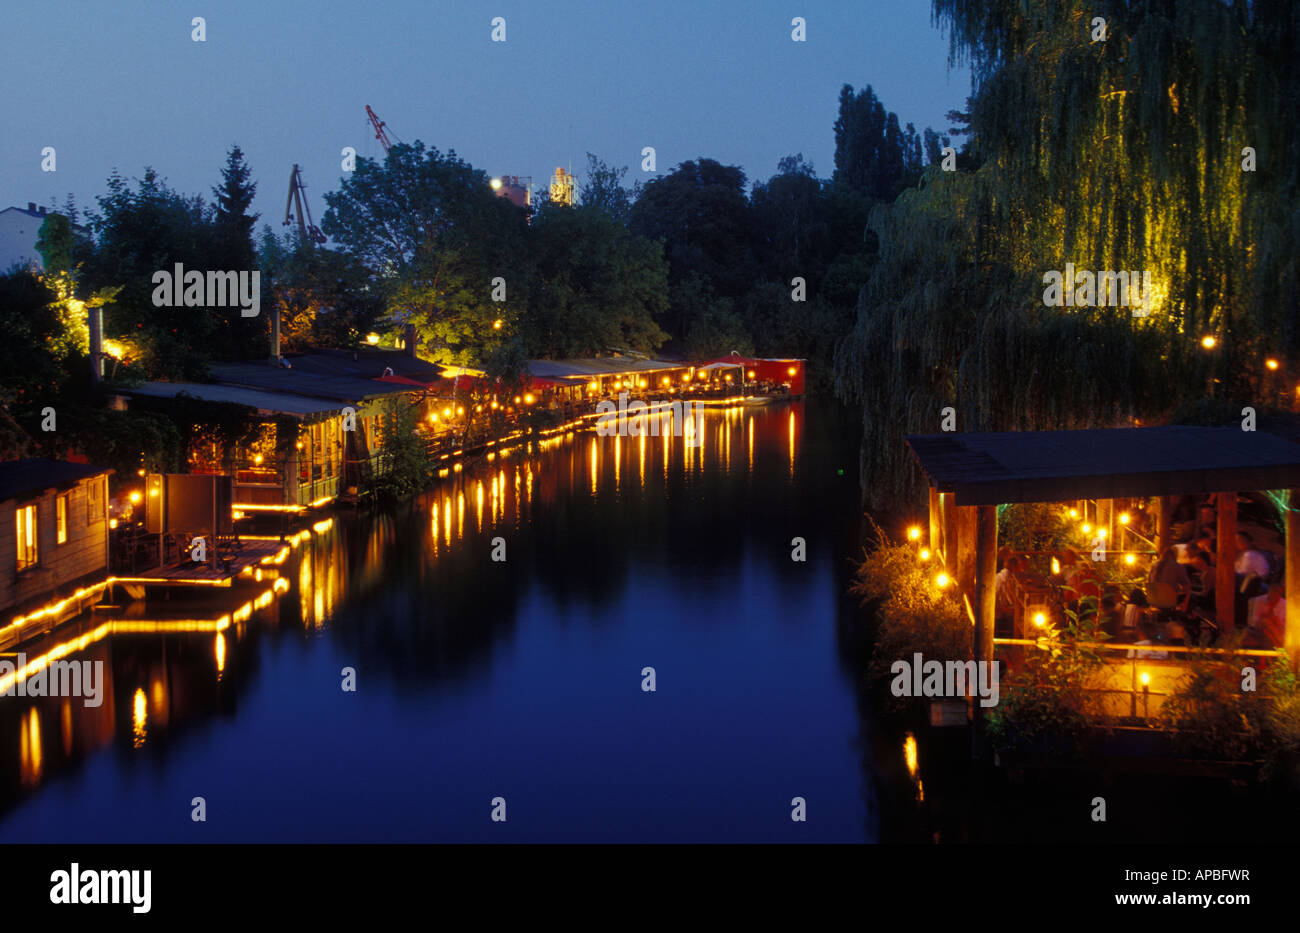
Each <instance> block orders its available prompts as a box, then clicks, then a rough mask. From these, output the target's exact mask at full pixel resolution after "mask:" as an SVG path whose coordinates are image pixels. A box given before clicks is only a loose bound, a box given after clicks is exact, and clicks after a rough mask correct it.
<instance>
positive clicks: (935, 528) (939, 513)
mask: <svg viewBox="0 0 1300 933" xmlns="http://www.w3.org/2000/svg"><path fill="white" fill-rule="evenodd" d="M942 521H943V508H942V506H940V505H939V490H937V489H935V488H934V487H933V486H931V487H930V550H931V551H932V552H933V553H936V554H937V553H938V552H940V551H942V550H943V541H942V539H941V535H942V533H943V532H942V531H941V530H940V529H941V528H942V525H941V522H942Z"/></svg>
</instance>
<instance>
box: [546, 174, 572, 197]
mask: <svg viewBox="0 0 1300 933" xmlns="http://www.w3.org/2000/svg"><path fill="white" fill-rule="evenodd" d="M551 201H552V203H555V204H572V203H573V176H572V175H570V174H569V173H568V172H566V171H565V170H564V169H563V168H557V169H556V170H555V174H554V175H552V176H551Z"/></svg>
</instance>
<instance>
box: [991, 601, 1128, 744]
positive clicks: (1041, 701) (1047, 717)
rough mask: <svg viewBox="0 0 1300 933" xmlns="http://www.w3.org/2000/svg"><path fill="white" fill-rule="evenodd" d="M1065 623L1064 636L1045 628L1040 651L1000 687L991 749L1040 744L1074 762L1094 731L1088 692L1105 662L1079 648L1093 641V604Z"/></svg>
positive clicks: (1096, 699)
mask: <svg viewBox="0 0 1300 933" xmlns="http://www.w3.org/2000/svg"><path fill="white" fill-rule="evenodd" d="M1066 618H1067V628H1066V630H1065V631H1064V632H1058V631H1057V630H1056V629H1055V628H1049V629H1048V630H1047V631H1046V633H1045V634H1044V636H1043V638H1042V641H1041V645H1042V646H1043V647H1040V648H1031V649H1028V650H1027V651H1026V654H1025V658H1024V662H1023V663H1022V664H1021V665H1019V666H1018V667H1017V669H1016V670H1015V672H1014V673H1012V675H1011V676H1010V677H1008V678H1007V679H1006V680H1005V681H1004V682H1003V684H1002V689H1001V699H1000V701H999V703H998V705H997V707H996V708H994V710H993V711H992V712H991V713H990V714H989V719H988V738H989V741H990V743H991V744H992V745H993V747H994V748H996V749H999V750H1001V751H1011V750H1024V749H1026V748H1027V747H1029V746H1031V745H1035V744H1042V743H1046V744H1047V745H1049V746H1051V747H1053V748H1054V749H1065V748H1068V749H1069V750H1071V751H1072V752H1073V753H1074V754H1075V755H1076V756H1077V755H1079V754H1081V753H1082V750H1083V748H1084V747H1085V740H1086V739H1087V737H1088V735H1089V734H1090V733H1091V732H1093V730H1095V729H1096V728H1097V726H1098V722H1099V717H1100V714H1101V712H1102V709H1101V701H1100V695H1099V694H1097V693H1095V692H1093V691H1092V690H1091V689H1090V688H1092V687H1094V686H1096V684H1095V683H1094V681H1095V680H1096V678H1097V677H1098V675H1099V674H1100V673H1101V671H1102V670H1103V668H1104V666H1105V662H1104V661H1103V660H1102V659H1101V656H1100V655H1098V654H1097V652H1096V651H1095V650H1093V649H1092V648H1089V647H1086V646H1085V645H1084V644H1083V643H1084V642H1090V641H1096V640H1097V638H1098V633H1097V627H1096V600H1094V599H1092V598H1091V597H1089V598H1086V599H1084V600H1083V601H1082V604H1081V607H1080V610H1079V612H1078V613H1075V612H1072V611H1067V612H1066Z"/></svg>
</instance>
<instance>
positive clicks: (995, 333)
mask: <svg viewBox="0 0 1300 933" xmlns="http://www.w3.org/2000/svg"><path fill="white" fill-rule="evenodd" d="M1097 17H1100V18H1102V19H1104V20H1105V23H1104V35H1105V38H1104V39H1099V38H1098V36H1099V34H1100V31H1099V26H1100V25H1101V24H1098V23H1097V21H1096V18H1097ZM934 18H935V20H936V22H937V23H938V24H939V25H941V26H943V27H944V28H946V29H947V30H948V31H949V33H950V37H951V42H952V60H953V62H954V63H968V64H969V65H970V67H971V73H972V81H973V89H972V91H973V93H972V97H971V101H970V126H971V137H970V141H969V142H968V144H967V146H968V148H967V154H968V156H970V160H969V164H973V165H974V166H975V168H974V169H973V170H970V171H967V172H957V173H953V172H949V173H945V172H942V171H940V170H939V167H938V166H933V165H932V166H930V167H929V168H928V169H927V172H926V174H925V176H924V177H923V179H922V181H921V184H920V185H919V186H918V187H917V188H915V189H912V190H909V191H906V192H904V193H903V194H902V195H901V196H900V197H899V198H898V199H897V200H896V201H895V202H894V203H893V204H890V205H887V206H883V207H881V208H878V209H877V211H876V212H875V213H874V214H873V215H872V219H871V227H872V229H873V230H874V231H875V233H876V235H877V236H878V237H879V240H880V244H881V245H880V258H879V262H878V263H877V265H876V267H875V268H874V270H873V273H872V276H871V278H870V279H869V281H868V282H867V284H866V286H865V287H864V288H863V290H862V293H861V295H860V297H859V303H858V317H857V323H856V326H855V329H854V331H853V332H852V333H851V334H850V335H849V337H848V339H846V341H845V342H844V343H843V344H842V345H841V346H840V348H839V351H838V353H837V358H836V381H837V388H838V390H839V393H840V395H841V396H842V397H844V398H845V399H846V400H849V401H851V402H853V403H855V404H857V405H859V406H860V407H861V409H862V412H863V424H864V427H865V429H866V433H865V440H864V444H863V451H862V472H863V481H864V487H865V488H867V489H869V490H871V494H872V498H873V499H874V500H876V501H875V504H877V505H879V504H882V503H883V502H884V501H885V500H888V499H890V498H894V497H897V496H899V495H908V494H911V493H914V492H915V488H914V483H915V478H916V477H915V472H914V470H912V469H911V468H910V465H909V464H908V462H907V459H908V458H907V454H906V451H905V449H904V446H903V443H902V435H903V434H905V433H911V432H917V433H933V432H935V431H937V430H938V426H939V422H940V417H941V416H940V412H941V410H942V409H943V408H944V407H947V406H952V407H954V408H955V409H956V411H957V418H958V428H959V430H965V431H978V430H1034V429H1050V428H1083V427H1099V426H1114V425H1124V424H1133V423H1137V422H1148V421H1154V420H1158V419H1161V418H1164V417H1168V415H1169V413H1170V412H1172V410H1173V409H1174V408H1175V407H1177V406H1178V405H1179V404H1182V403H1185V402H1187V401H1189V400H1193V399H1196V398H1200V397H1202V396H1204V395H1205V394H1206V393H1207V392H1210V393H1214V394H1218V395H1221V396H1224V397H1228V396H1231V397H1253V396H1252V392H1254V391H1256V390H1257V389H1258V387H1259V385H1260V384H1261V382H1260V380H1261V376H1262V371H1263V360H1264V358H1265V357H1266V356H1270V355H1272V356H1284V355H1285V356H1287V357H1289V358H1294V357H1295V356H1296V354H1295V353H1294V352H1293V351H1294V350H1295V349H1296V340H1297V338H1298V337H1300V335H1297V334H1295V333H1294V321H1295V316H1296V309H1297V294H1296V285H1297V275H1296V272H1297V270H1296V258H1295V256H1296V248H1297V246H1300V221H1298V220H1297V216H1298V215H1297V212H1296V208H1295V195H1296V193H1297V192H1296V189H1297V168H1296V160H1295V159H1294V158H1293V157H1292V153H1294V152H1295V151H1296V149H1295V143H1296V142H1297V140H1296V138H1295V137H1296V135H1297V126H1298V124H1300V120H1298V119H1297V116H1298V114H1297V102H1298V101H1300V87H1296V85H1297V84H1298V83H1300V81H1297V79H1296V77H1295V70H1294V68H1292V67H1290V66H1289V65H1284V64H1283V63H1284V62H1287V61H1294V60H1295V59H1296V57H1297V55H1296V53H1297V51H1300V13H1298V12H1297V11H1296V10H1295V9H1293V8H1292V6H1291V4H1289V3H1285V4H1284V3H1278V2H1265V3H1253V4H1247V3H1241V2H1238V3H1228V4H1225V3H1223V2H1221V0H1168V2H1157V0H1152V2H1122V0H1115V2H1100V3H1088V4H1086V5H1085V4H1083V3H1078V2H1068V0H1057V2H1053V0H1039V2H1033V0H979V2H976V0H935V2H934ZM1246 147H1250V148H1251V149H1253V151H1254V157H1253V158H1254V167H1255V169H1256V170H1255V171H1246V170H1243V160H1246V159H1248V158H1249V154H1243V149H1245V148H1246ZM1246 164H1247V165H1249V163H1248V162H1247V163H1246ZM1067 263H1072V264H1073V266H1074V267H1075V269H1077V270H1089V271H1095V272H1100V271H1109V270H1114V271H1123V270H1129V271H1144V272H1149V273H1150V276H1151V289H1150V292H1149V293H1148V294H1147V295H1146V296H1145V298H1146V300H1145V302H1144V304H1143V307H1142V308H1141V310H1143V311H1145V312H1146V314H1145V315H1144V316H1135V315H1134V314H1133V313H1132V309H1130V308H1125V307H1119V306H1109V305H1107V304H1103V303H1102V302H1100V301H1098V302H1097V304H1098V306H1096V307H1051V306H1047V305H1045V303H1044V300H1043V299H1044V275H1045V273H1047V272H1049V271H1058V272H1063V271H1064V270H1065V268H1066V264H1067ZM1098 297H1100V296H1098ZM1207 335H1213V336H1214V337H1215V338H1216V340H1217V345H1216V348H1215V349H1214V351H1212V352H1208V351H1206V350H1205V349H1204V348H1203V347H1202V345H1201V340H1202V338H1203V337H1205V336H1207Z"/></svg>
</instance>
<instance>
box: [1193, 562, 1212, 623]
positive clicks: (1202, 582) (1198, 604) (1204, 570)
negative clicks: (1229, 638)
mask: <svg viewBox="0 0 1300 933" xmlns="http://www.w3.org/2000/svg"><path fill="white" fill-rule="evenodd" d="M1188 573H1189V575H1190V576H1191V578H1192V598H1191V600H1190V601H1189V606H1190V607H1191V609H1192V611H1194V612H1203V613H1207V614H1210V615H1213V614H1214V574H1215V570H1214V560H1213V558H1212V557H1211V555H1209V554H1207V553H1206V552H1205V551H1197V552H1196V554H1195V555H1194V556H1193V557H1192V564H1191V567H1190V568H1189V570H1188Z"/></svg>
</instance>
